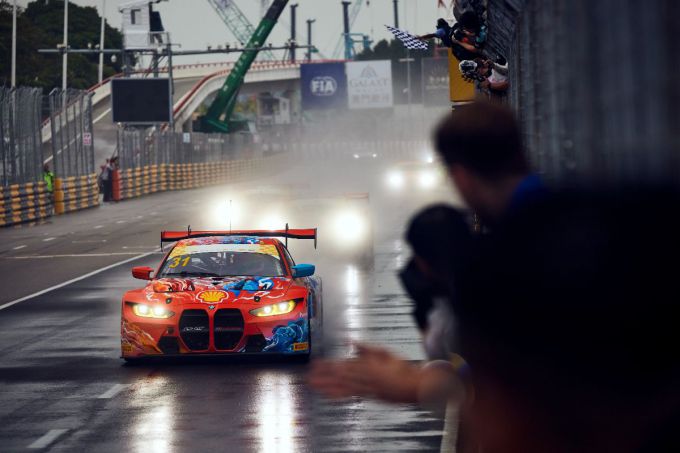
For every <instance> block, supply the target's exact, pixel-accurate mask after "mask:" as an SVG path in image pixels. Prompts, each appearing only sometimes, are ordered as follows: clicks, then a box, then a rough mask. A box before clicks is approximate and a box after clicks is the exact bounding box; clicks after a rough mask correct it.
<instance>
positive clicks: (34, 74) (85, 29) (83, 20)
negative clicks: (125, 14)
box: [0, 0, 123, 91]
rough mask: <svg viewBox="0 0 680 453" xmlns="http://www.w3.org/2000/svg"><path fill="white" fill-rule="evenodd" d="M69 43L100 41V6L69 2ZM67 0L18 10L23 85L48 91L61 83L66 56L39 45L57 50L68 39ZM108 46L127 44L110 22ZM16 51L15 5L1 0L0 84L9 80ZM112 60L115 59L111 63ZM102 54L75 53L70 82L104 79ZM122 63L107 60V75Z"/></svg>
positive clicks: (84, 85)
mask: <svg viewBox="0 0 680 453" xmlns="http://www.w3.org/2000/svg"><path fill="white" fill-rule="evenodd" d="M68 12H69V45H70V46H71V47H72V48H87V47H88V46H92V47H94V46H95V45H96V44H98V43H99V27H100V23H101V18H100V16H99V13H98V12H97V9H96V8H92V7H81V6H78V5H76V4H73V3H70V4H69V11H68ZM63 21H64V2H63V0H61V1H59V0H51V1H49V2H48V1H46V0H37V1H34V2H31V3H29V4H28V6H27V7H26V9H19V11H18V12H17V85H31V86H37V87H42V88H44V89H45V91H50V90H51V89H52V88H55V87H60V86H61V56H60V55H54V54H39V53H38V49H54V48H56V46H57V44H59V43H61V42H62V41H63V32H64V30H63V27H64V22H63ZM104 36H105V38H104V39H105V42H106V48H109V49H110V48H117V49H119V48H121V47H122V45H123V37H122V35H121V33H120V32H119V31H118V30H116V29H115V28H113V27H110V26H109V25H108V24H106V26H105V29H104ZM11 52H12V5H11V4H10V2H9V1H8V0H0V84H9V80H10V77H11V76H10V71H11V67H10V65H11V63H10V62H11ZM106 60H109V61H108V62H107V61H106ZM98 65H99V56H98V55H96V54H93V55H77V54H71V55H69V66H68V85H69V87H72V88H80V89H86V88H89V87H91V86H92V85H95V84H96V83H97V80H98ZM120 70H121V66H120V62H117V63H115V64H112V63H111V62H110V59H109V58H108V57H107V58H105V64H104V77H109V76H111V75H113V74H116V73H118V72H120Z"/></svg>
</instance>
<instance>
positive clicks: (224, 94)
mask: <svg viewBox="0 0 680 453" xmlns="http://www.w3.org/2000/svg"><path fill="white" fill-rule="evenodd" d="M287 4H288V0H274V2H273V3H272V4H271V6H270V7H269V10H267V14H266V15H265V16H264V18H263V19H262V21H261V22H260V24H259V25H258V26H257V28H256V29H255V32H254V33H253V36H251V38H250V41H248V44H247V45H246V48H248V49H259V48H260V47H262V46H263V45H264V44H265V41H266V40H267V38H269V35H270V33H271V32H272V30H273V29H274V26H275V25H276V23H277V22H278V20H279V17H281V13H283V10H284V9H285V7H286V5H287ZM258 52H259V50H248V51H245V52H243V53H242V54H241V56H240V57H239V59H238V60H237V61H236V63H235V64H234V68H233V69H232V70H231V72H230V73H229V76H227V80H226V81H225V82H224V85H222V88H220V91H218V92H217V96H216V97H215V100H214V101H213V102H212V104H210V107H209V108H208V113H206V114H205V116H204V117H203V118H201V130H202V131H203V132H222V133H230V132H236V131H238V130H242V129H245V127H246V125H247V123H246V121H244V120H235V119H232V114H233V113H234V107H235V106H236V99H237V98H238V93H239V91H240V90H241V86H243V81H244V79H245V77H246V73H247V72H248V70H249V69H250V67H251V66H252V64H253V61H255V58H256V57H257V54H258Z"/></svg>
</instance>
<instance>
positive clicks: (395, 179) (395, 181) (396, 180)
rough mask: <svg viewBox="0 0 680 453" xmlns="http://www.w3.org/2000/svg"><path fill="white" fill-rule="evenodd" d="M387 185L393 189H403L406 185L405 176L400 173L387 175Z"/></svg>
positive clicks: (395, 172) (394, 172)
mask: <svg viewBox="0 0 680 453" xmlns="http://www.w3.org/2000/svg"><path fill="white" fill-rule="evenodd" d="M387 184H388V185H389V186H390V187H391V188H393V189H401V187H402V186H403V185H404V175H403V174H402V173H401V172H399V171H392V172H390V173H389V174H388V175H387Z"/></svg>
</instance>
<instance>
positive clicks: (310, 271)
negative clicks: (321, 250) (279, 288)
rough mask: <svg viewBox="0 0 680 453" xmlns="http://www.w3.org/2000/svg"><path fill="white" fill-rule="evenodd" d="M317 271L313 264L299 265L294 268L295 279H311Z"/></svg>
mask: <svg viewBox="0 0 680 453" xmlns="http://www.w3.org/2000/svg"><path fill="white" fill-rule="evenodd" d="M315 270H316V266H314V265H313V264H298V265H296V266H293V278H302V277H311V276H312V275H314V271H315Z"/></svg>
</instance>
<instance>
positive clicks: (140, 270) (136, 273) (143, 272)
mask: <svg viewBox="0 0 680 453" xmlns="http://www.w3.org/2000/svg"><path fill="white" fill-rule="evenodd" d="M152 273H153V268H151V267H149V266H138V267H133V268H132V276H133V277H134V278H138V279H140V280H151V274H152Z"/></svg>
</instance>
